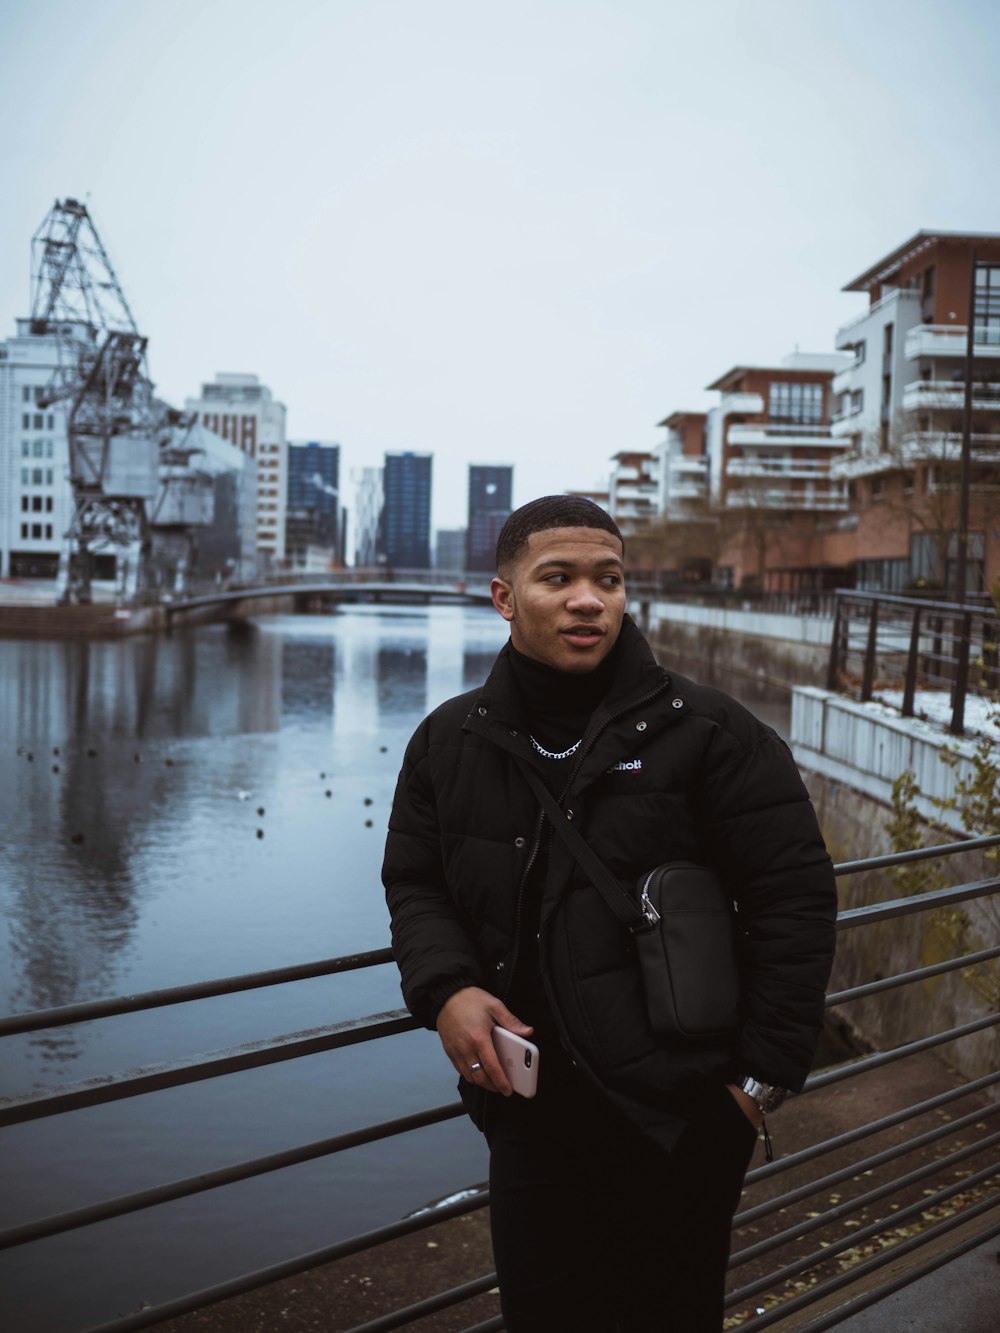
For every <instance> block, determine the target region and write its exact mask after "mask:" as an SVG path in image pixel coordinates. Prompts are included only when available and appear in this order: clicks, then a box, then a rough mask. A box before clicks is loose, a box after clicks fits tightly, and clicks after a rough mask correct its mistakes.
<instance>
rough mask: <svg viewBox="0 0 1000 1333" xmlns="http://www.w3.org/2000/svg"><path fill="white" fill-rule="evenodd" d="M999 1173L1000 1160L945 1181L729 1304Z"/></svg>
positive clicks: (780, 1271)
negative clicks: (965, 1176) (943, 1183)
mask: <svg viewBox="0 0 1000 1333" xmlns="http://www.w3.org/2000/svg"><path fill="white" fill-rule="evenodd" d="M998 1175H1000V1162H991V1163H990V1165H989V1166H987V1167H984V1168H983V1170H982V1171H977V1172H976V1173H975V1174H974V1175H971V1176H968V1177H967V1178H966V1179H965V1180H953V1181H952V1182H951V1184H949V1185H945V1187H944V1188H943V1189H940V1190H935V1191H934V1192H933V1193H931V1194H928V1195H927V1196H926V1197H924V1198H920V1199H917V1201H916V1202H915V1203H910V1204H907V1205H906V1207H905V1208H900V1209H899V1210H898V1211H897V1212H895V1213H889V1214H888V1215H887V1216H886V1217H880V1218H878V1219H877V1220H876V1221H874V1222H869V1223H868V1225H867V1226H864V1227H859V1228H858V1230H857V1231H851V1232H849V1233H848V1234H847V1235H846V1236H841V1237H840V1239H839V1240H834V1241H831V1242H830V1243H829V1245H824V1246H823V1247H822V1248H821V1249H819V1250H813V1252H812V1253H811V1254H806V1255H803V1256H802V1258H800V1259H793V1260H792V1262H791V1263H788V1264H783V1265H782V1266H781V1267H780V1268H776V1269H775V1270H774V1272H772V1273H765V1275H764V1276H763V1277H760V1278H757V1279H756V1280H755V1281H753V1282H748V1283H747V1285H746V1286H744V1287H740V1288H739V1289H738V1290H737V1291H734V1292H732V1293H731V1294H730V1295H728V1296H727V1297H726V1305H727V1306H729V1305H739V1304H740V1302H741V1301H747V1300H749V1299H750V1297H751V1296H759V1295H760V1293H761V1292H762V1291H768V1290H769V1289H770V1288H771V1287H773V1286H775V1285H777V1284H778V1283H783V1282H787V1281H788V1279H789V1278H790V1277H797V1276H798V1275H799V1273H804V1272H806V1271H807V1270H808V1269H810V1268H815V1267H816V1266H817V1264H821V1263H823V1261H824V1260H825V1259H832V1258H833V1257H834V1256H835V1255H837V1254H842V1253H843V1251H844V1250H850V1249H852V1248H853V1247H854V1246H855V1245H859V1244H861V1243H863V1242H864V1241H866V1240H871V1239H872V1237H873V1236H879V1235H881V1234H882V1233H883V1232H885V1231H888V1230H889V1229H890V1228H891V1227H893V1226H895V1225H896V1224H897V1223H899V1222H906V1221H908V1220H909V1219H910V1218H911V1217H917V1216H919V1214H920V1213H922V1212H925V1211H926V1210H927V1209H929V1208H933V1207H935V1206H936V1205H937V1204H939V1203H944V1202H945V1200H946V1199H950V1198H952V1197H953V1196H954V1195H956V1194H961V1193H962V1191H963V1190H967V1189H975V1187H976V1186H977V1185H982V1184H985V1182H986V1181H987V1180H994V1179H996V1178H997V1176H998ZM994 1202H995V1203H1000V1195H997V1196H996V1198H995V1200H994Z"/></svg>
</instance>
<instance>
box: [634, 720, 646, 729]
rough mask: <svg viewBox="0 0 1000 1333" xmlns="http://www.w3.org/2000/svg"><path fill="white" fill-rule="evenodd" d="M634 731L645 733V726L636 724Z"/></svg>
mask: <svg viewBox="0 0 1000 1333" xmlns="http://www.w3.org/2000/svg"><path fill="white" fill-rule="evenodd" d="M635 729H636V731H645V730H646V724H645V722H637V723H636V724H635Z"/></svg>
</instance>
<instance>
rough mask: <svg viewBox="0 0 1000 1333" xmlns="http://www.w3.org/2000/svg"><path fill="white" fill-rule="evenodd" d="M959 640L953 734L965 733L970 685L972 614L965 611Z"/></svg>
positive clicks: (960, 620)
mask: <svg viewBox="0 0 1000 1333" xmlns="http://www.w3.org/2000/svg"><path fill="white" fill-rule="evenodd" d="M958 625H959V631H958V642H957V644H956V645H955V648H956V651H955V685H954V688H953V690H952V694H951V726H950V727H949V728H948V730H949V731H950V732H951V734H952V735H953V736H964V735H965V694H966V690H967V689H968V685H969V640H970V639H971V638H972V614H971V612H969V611H963V612H962V615H961V617H960V618H959V622H958Z"/></svg>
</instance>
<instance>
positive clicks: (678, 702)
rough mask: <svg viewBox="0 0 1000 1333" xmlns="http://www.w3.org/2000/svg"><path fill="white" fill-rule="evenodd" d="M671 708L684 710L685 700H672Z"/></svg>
mask: <svg viewBox="0 0 1000 1333" xmlns="http://www.w3.org/2000/svg"><path fill="white" fill-rule="evenodd" d="M670 707H671V708H683V707H684V700H683V699H671V700H670Z"/></svg>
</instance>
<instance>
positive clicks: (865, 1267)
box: [740, 1198, 1000, 1333]
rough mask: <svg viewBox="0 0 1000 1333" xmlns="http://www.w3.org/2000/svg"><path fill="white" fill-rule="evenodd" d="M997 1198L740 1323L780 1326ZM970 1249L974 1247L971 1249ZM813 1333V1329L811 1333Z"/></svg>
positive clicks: (751, 1332) (751, 1331) (750, 1331)
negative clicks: (783, 1321) (825, 1297)
mask: <svg viewBox="0 0 1000 1333" xmlns="http://www.w3.org/2000/svg"><path fill="white" fill-rule="evenodd" d="M998 1202H1000V1200H998V1199H997V1198H992V1199H984V1200H983V1201H982V1203H978V1204H972V1205H971V1206H970V1207H968V1208H963V1210H962V1211H961V1212H960V1213H956V1214H955V1216H954V1217H949V1218H946V1219H945V1220H944V1221H942V1222H937V1223H935V1224H934V1225H933V1226H929V1227H928V1228H927V1230H926V1231H922V1232H920V1233H919V1234H918V1235H916V1236H912V1237H910V1239H908V1240H901V1241H899V1242H898V1243H897V1244H895V1245H890V1246H887V1247H886V1249H884V1250H883V1251H882V1252H881V1253H880V1254H877V1255H874V1256H873V1257H872V1258H871V1259H866V1260H864V1261H863V1262H862V1263H860V1264H858V1265H857V1266H856V1267H854V1268H850V1269H848V1270H847V1271H846V1272H844V1273H839V1274H838V1275H837V1276H836V1277H833V1278H830V1279H829V1280H828V1281H827V1282H823V1283H820V1285H819V1286H816V1287H813V1288H811V1290H809V1291H806V1292H803V1293H802V1295H801V1296H793V1297H792V1299H791V1300H788V1301H784V1302H783V1303H782V1304H781V1305H776V1306H775V1307H774V1309H773V1310H768V1312H767V1313H766V1314H762V1315H759V1316H757V1317H756V1318H755V1319H749V1320H747V1322H746V1323H745V1324H741V1325H740V1327H741V1329H746V1330H747V1333H756V1330H757V1329H760V1328H768V1327H769V1326H770V1325H771V1324H774V1323H777V1321H778V1320H779V1319H787V1318H788V1316H789V1315H790V1314H796V1313H797V1312H798V1311H799V1310H802V1309H805V1308H807V1307H808V1306H810V1305H815V1303H816V1302H817V1301H819V1300H822V1299H823V1297H824V1296H830V1295H833V1293H834V1292H837V1291H840V1290H842V1289H843V1288H844V1287H849V1286H850V1285H851V1284H852V1283H853V1282H857V1281H858V1279H859V1278H863V1277H866V1276H867V1275H868V1274H869V1273H874V1272H877V1271H878V1270H879V1269H880V1268H884V1267H885V1266H886V1265H887V1264H891V1263H893V1262H894V1261H895V1260H897V1259H900V1258H902V1256H903V1255H906V1254H910V1253H911V1252H912V1251H913V1250H916V1249H919V1248H920V1247H921V1246H922V1245H927V1244H929V1243H930V1242H932V1241H934V1240H937V1238H938V1237H939V1236H945V1235H947V1234H948V1232H949V1231H954V1230H955V1228H956V1227H959V1226H961V1225H962V1224H963V1223H964V1222H971V1221H972V1220H973V1219H974V1218H976V1217H979V1216H981V1215H982V1214H983V1213H987V1212H989V1211H990V1210H991V1209H993V1208H996V1207H997V1204H998ZM998 1234H1000V1223H998V1224H997V1226H996V1227H995V1228H992V1229H990V1230H989V1231H986V1232H981V1233H980V1236H979V1240H980V1241H987V1240H990V1239H991V1238H992V1237H993V1236H995V1235H998ZM970 1248H971V1247H970ZM839 1318H840V1319H843V1318H844V1312H843V1310H841V1312H840V1315H839ZM810 1333H811V1330H810Z"/></svg>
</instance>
